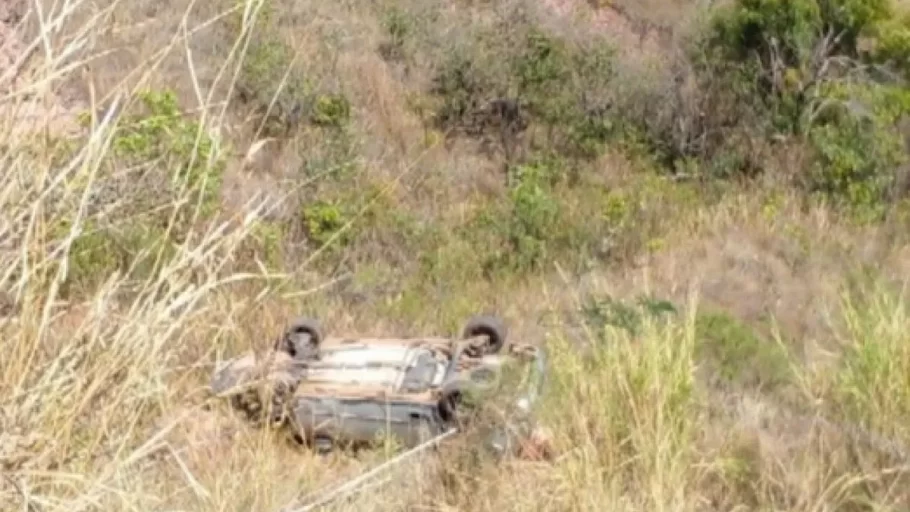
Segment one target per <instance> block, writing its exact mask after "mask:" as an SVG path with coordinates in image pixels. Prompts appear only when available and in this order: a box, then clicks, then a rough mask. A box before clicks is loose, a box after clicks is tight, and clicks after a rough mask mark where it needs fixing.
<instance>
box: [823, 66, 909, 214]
mask: <svg viewBox="0 0 910 512" xmlns="http://www.w3.org/2000/svg"><path fill="white" fill-rule="evenodd" d="M825 96H826V97H827V99H828V100H829V101H828V105H829V106H827V107H826V108H825V111H824V112H821V113H820V116H819V117H820V120H819V121H818V122H817V123H815V124H814V125H813V126H812V127H811V128H810V131H809V140H810V141H811V143H812V146H813V147H814V148H815V151H816V155H817V158H816V162H815V165H814V167H813V169H812V172H811V175H810V180H811V181H810V184H811V190H812V191H814V192H821V193H824V194H825V195H826V196H827V197H830V198H833V199H834V200H835V201H838V202H839V203H841V204H843V205H844V206H846V207H847V208H849V209H850V210H851V211H852V213H854V214H857V215H858V216H859V218H861V219H865V220H874V219H879V218H881V216H882V215H883V214H884V213H885V212H884V208H885V199H886V197H887V194H888V192H889V190H890V189H891V187H892V185H893V183H894V180H895V176H896V169H897V168H898V167H899V166H900V165H902V164H904V163H906V162H907V153H906V150H905V148H904V141H903V139H902V137H901V134H900V133H899V132H898V130H897V123H898V122H899V121H900V120H901V118H902V117H903V116H905V115H907V114H908V113H910V90H908V89H905V88H903V87H889V86H882V85H853V84H848V85H841V84H832V86H831V87H829V88H828V89H827V90H826V91H825Z"/></svg>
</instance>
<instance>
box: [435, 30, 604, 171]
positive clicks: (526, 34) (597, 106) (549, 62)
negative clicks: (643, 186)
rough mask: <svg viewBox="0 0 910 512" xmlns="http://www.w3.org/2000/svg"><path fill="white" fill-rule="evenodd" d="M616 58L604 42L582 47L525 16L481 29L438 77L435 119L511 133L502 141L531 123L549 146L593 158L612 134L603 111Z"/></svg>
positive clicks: (468, 129)
mask: <svg viewBox="0 0 910 512" xmlns="http://www.w3.org/2000/svg"><path fill="white" fill-rule="evenodd" d="M612 59H613V49H612V47H611V46H610V45H609V44H607V43H606V41H600V40H594V41H592V42H590V45H589V46H587V47H583V46H581V45H580V44H577V43H570V42H569V41H566V40H564V39H561V38H559V37H556V36H554V35H552V34H549V33H547V32H546V31H544V30H543V29H541V28H539V27H537V26H535V25H533V24H531V23H529V22H527V21H525V20H522V19H520V18H519V19H517V20H515V23H510V24H508V25H494V26H493V27H485V28H483V29H478V30H477V33H476V35H474V36H473V37H472V38H471V40H470V42H469V43H467V44H461V45H459V46H457V47H456V48H455V49H454V50H453V51H452V53H451V54H450V55H448V56H446V58H445V60H444V61H443V62H442V65H441V66H440V68H439V70H438V72H437V73H436V75H435V77H434V86H433V87H432V89H431V91H430V92H431V93H433V94H434V95H435V96H436V97H437V98H439V103H440V106H439V107H438V108H437V111H436V114H435V116H434V122H435V124H436V126H437V127H438V128H441V129H454V130H457V131H461V132H463V133H467V134H469V135H472V136H489V134H490V133H493V134H496V135H499V136H501V137H502V136H503V134H505V133H508V135H507V136H505V137H506V139H507V140H503V141H502V143H503V144H504V145H509V144H514V143H515V140H514V139H515V134H517V133H520V132H523V131H525V130H528V129H529V128H533V127H532V126H531V125H534V126H536V127H539V128H540V130H537V131H538V132H540V133H542V135H543V137H544V140H543V141H541V142H542V144H543V145H544V147H545V148H547V149H550V150H553V151H557V152H558V153H560V154H561V155H563V156H568V157H578V158H592V157H595V156H597V155H598V154H600V153H601V152H602V150H603V145H604V143H605V142H606V141H607V140H608V139H609V137H611V136H612V135H613V133H614V131H613V125H612V124H611V123H609V122H608V121H607V120H606V117H605V113H606V112H605V108H606V105H607V103H608V97H609V89H610V84H611V80H612V79H613V66H612ZM503 105H508V107H507V109H508V110H507V111H505V112H504V111H503V108H501V107H503ZM534 143H535V142H533V141H532V142H530V144H534ZM538 146H539V144H538Z"/></svg>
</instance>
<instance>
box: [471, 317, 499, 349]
mask: <svg viewBox="0 0 910 512" xmlns="http://www.w3.org/2000/svg"><path fill="white" fill-rule="evenodd" d="M461 336H462V338H473V337H475V336H486V337H487V339H488V341H487V348H486V352H487V353H488V354H495V353H497V352H499V351H500V350H502V347H503V346H504V345H505V343H506V326H505V324H504V323H503V321H502V320H501V319H499V318H498V317H495V316H475V317H473V318H471V319H470V320H468V323H466V324H465V326H464V329H463V330H462V332H461Z"/></svg>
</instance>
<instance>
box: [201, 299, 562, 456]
mask: <svg viewBox="0 0 910 512" xmlns="http://www.w3.org/2000/svg"><path fill="white" fill-rule="evenodd" d="M512 363H519V365H518V366H520V367H522V368H524V369H526V370H528V372H527V373H526V376H527V377H526V378H525V379H524V380H525V385H524V386H523V388H522V390H520V392H519V397H518V400H517V401H516V402H513V403H512V404H511V405H513V406H515V408H514V411H515V412H517V413H518V415H519V416H518V419H519V423H520V424H521V425H522V426H523V427H526V426H528V425H529V424H530V412H531V411H530V408H531V405H532V404H533V403H534V401H535V400H536V398H537V396H538V395H539V393H540V389H541V386H542V384H543V378H544V374H545V368H546V360H545V354H544V352H543V351H542V349H541V348H539V347H537V346H534V345H531V344H515V343H507V340H506V330H505V327H504V326H503V324H502V322H501V321H500V320H499V319H498V318H496V317H486V316H478V317H474V318H472V319H470V320H469V321H468V322H467V323H466V325H465V326H464V329H463V331H462V335H461V337H460V338H447V337H420V338H406V339H402V338H363V337H350V338H345V337H342V338H327V337H325V336H324V335H323V332H322V329H321V328H320V326H319V322H318V321H316V320H312V319H298V320H295V321H294V322H292V323H291V325H290V327H289V328H288V329H287V330H286V331H285V332H284V333H283V334H282V335H281V336H280V337H279V338H278V339H276V340H275V342H274V343H273V344H272V346H271V348H270V350H268V351H267V352H266V353H265V354H256V353H253V352H250V353H247V354H244V355H242V356H239V357H237V358H235V359H232V360H229V361H227V362H226V363H225V364H223V365H220V366H219V367H218V369H217V370H216V372H215V375H214V376H213V379H212V382H211V387H212V390H213V392H214V393H215V394H216V395H218V396H221V397H226V398H229V399H230V400H231V403H232V405H233V406H234V408H236V409H238V410H240V411H243V412H245V413H246V415H247V417H248V419H250V420H251V421H253V422H254V423H257V424H262V423H263V422H264V421H267V422H268V423H269V424H270V425H271V426H273V427H288V429H289V432H290V434H291V436H292V437H293V438H294V439H295V440H297V441H298V442H300V443H303V444H306V445H309V446H314V447H316V448H317V449H318V450H319V451H321V452H324V451H328V450H331V449H332V448H333V447H335V446H338V445H340V444H345V445H363V444H372V443H375V442H377V441H380V440H381V438H382V437H383V436H384V435H391V436H392V437H393V438H395V439H396V440H397V441H398V442H399V443H401V444H402V445H404V446H405V447H413V446H416V445H418V444H420V443H422V442H424V441H426V440H428V439H430V438H433V437H435V436H439V435H441V434H443V433H444V432H446V431H449V430H451V429H452V428H456V427H460V426H462V423H463V422H462V420H463V419H464V418H463V417H462V416H463V415H462V414H460V412H461V409H462V404H463V402H464V401H465V400H464V399H465V397H466V396H467V395H470V394H471V393H473V392H474V391H481V392H483V391H485V390H490V389H493V388H494V387H496V386H497V385H498V384H502V381H501V377H502V375H503V372H504V370H505V369H506V367H507V366H508V367H510V368H511V367H513V366H514V365H512ZM511 391H515V390H511ZM523 427H522V428H523ZM525 433H527V432H525ZM509 439H510V437H509V436H508V434H507V433H506V432H505V431H504V430H503V429H498V430H497V431H496V433H495V434H494V435H493V437H492V438H490V440H489V441H490V446H491V447H492V448H493V449H495V450H497V451H499V452H502V451H505V450H510V449H512V448H514V446H515V445H514V443H511V442H510V441H509Z"/></svg>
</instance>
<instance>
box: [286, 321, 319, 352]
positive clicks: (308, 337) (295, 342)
mask: <svg viewBox="0 0 910 512" xmlns="http://www.w3.org/2000/svg"><path fill="white" fill-rule="evenodd" d="M323 338H324V336H323V334H322V327H321V326H320V323H319V320H316V319H313V318H297V319H295V320H294V321H293V322H291V325H290V326H289V327H288V330H287V331H286V332H285V335H284V338H283V339H282V340H281V341H280V346H279V349H280V350H283V351H285V352H287V353H288V354H290V355H291V357H293V358H295V359H308V358H310V357H313V356H315V355H316V351H317V350H318V349H319V346H320V345H321V344H322V340H323Z"/></svg>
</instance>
